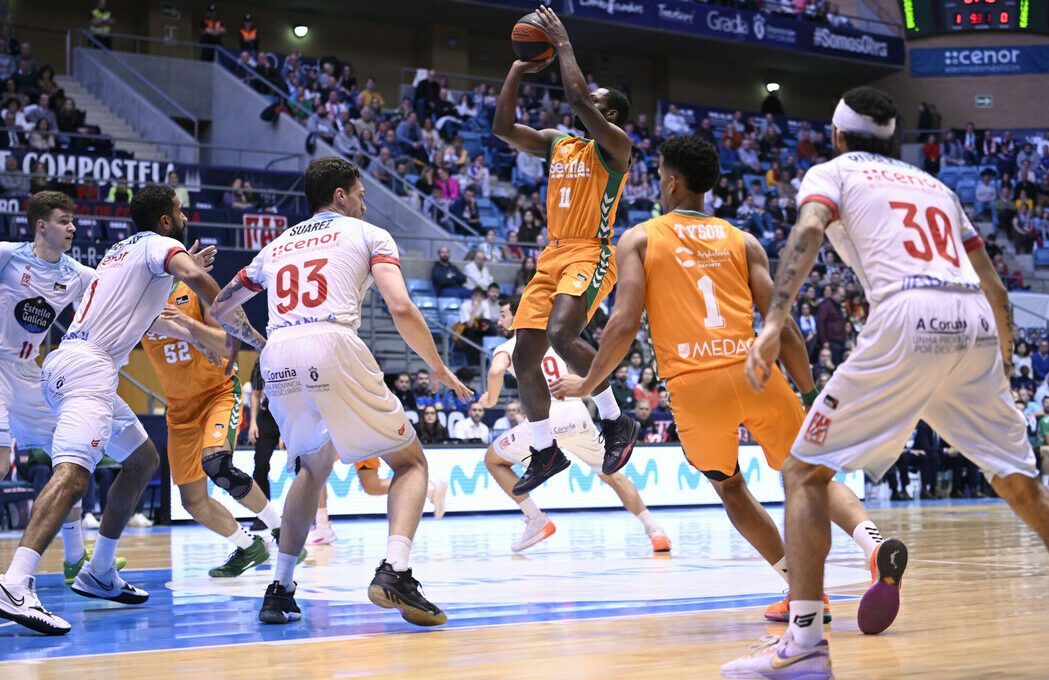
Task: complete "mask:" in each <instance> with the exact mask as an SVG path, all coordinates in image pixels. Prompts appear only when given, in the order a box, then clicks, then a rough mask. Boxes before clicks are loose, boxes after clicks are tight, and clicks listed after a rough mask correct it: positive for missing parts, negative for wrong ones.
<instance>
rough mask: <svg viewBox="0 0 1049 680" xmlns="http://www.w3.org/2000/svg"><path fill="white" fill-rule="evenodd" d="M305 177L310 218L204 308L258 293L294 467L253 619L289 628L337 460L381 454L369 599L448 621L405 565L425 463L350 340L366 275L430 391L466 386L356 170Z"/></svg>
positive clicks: (423, 618) (412, 616) (372, 366)
mask: <svg viewBox="0 0 1049 680" xmlns="http://www.w3.org/2000/svg"><path fill="white" fill-rule="evenodd" d="M304 180H305V191H306V200H307V201H308V202H309V205H310V209H311V210H312V211H313V212H314V215H313V217H312V218H310V219H309V220H306V221H305V222H302V223H300V224H298V225H296V226H294V227H292V228H291V229H288V230H287V231H285V232H284V233H283V234H281V235H280V236H279V237H278V238H277V239H276V240H275V241H273V242H272V243H270V244H269V245H267V246H266V247H265V248H263V249H262V251H260V252H259V254H258V256H256V257H255V259H254V260H253V261H252V263H251V264H250V265H249V266H248V267H246V268H245V269H243V270H241V272H240V273H239V274H238V275H237V277H236V278H235V279H234V280H233V281H231V282H230V283H229V284H228V285H227V286H226V287H225V288H224V289H223V291H222V293H221V294H220V295H219V297H218V299H217V300H216V302H215V304H214V305H213V306H212V308H211V313H212V316H214V317H215V318H216V319H219V320H222V319H223V318H225V317H228V316H229V315H230V314H231V313H233V312H234V311H236V310H239V309H240V305H242V304H243V303H244V302H246V301H247V300H249V299H250V298H251V297H252V296H254V295H255V294H257V293H260V292H262V291H263V290H266V291H267V301H268V306H269V325H268V328H267V331H268V333H269V338H270V341H269V344H267V345H266V349H265V350H264V351H263V353H262V356H261V357H260V358H259V361H261V362H262V364H261V366H262V374H263V378H264V379H265V381H266V394H267V396H268V397H269V400H270V401H269V408H270V412H271V413H272V414H273V417H274V418H275V419H276V421H277V425H278V426H279V427H280V432H281V435H282V436H283V438H284V444H285V446H287V449H288V459H289V461H294V460H295V459H296V458H299V459H300V460H301V463H302V468H301V470H300V471H299V474H298V475H297V476H296V477H295V481H294V482H293V483H292V486H291V490H290V491H289V492H288V498H287V500H286V501H285V503H284V516H283V518H282V532H281V536H280V553H279V554H278V556H277V569H276V574H275V576H276V580H275V581H274V582H273V583H272V584H271V585H270V586H269V588H267V590H266V596H265V599H264V600H263V603H262V609H261V611H260V612H259V620H260V621H263V622H264V623H288V622H289V621H295V620H298V619H299V618H301V616H302V614H301V612H300V610H299V607H298V605H297V604H296V603H295V597H294V595H295V581H294V578H293V576H294V570H295V561H296V557H297V556H298V554H299V551H300V550H301V549H302V546H303V544H304V543H305V542H306V535H307V533H308V532H309V529H310V523H311V522H312V521H313V516H314V512H315V511H316V509H317V499H318V497H319V496H320V490H321V488H322V487H323V486H324V484H325V483H326V481H327V479H328V475H329V474H330V473H331V469H332V465H333V464H334V462H335V458H336V456H338V457H339V458H340V459H341V460H342V461H343V462H344V463H355V462H357V461H360V460H363V459H365V458H370V457H373V456H378V457H380V458H382V459H383V460H385V461H386V464H387V465H389V466H390V467H391V468H392V469H393V480H392V481H391V484H390V491H389V496H388V499H389V500H388V506H387V507H388V515H389V522H390V535H389V538H388V541H387V551H386V559H385V560H383V561H382V562H380V564H379V568H378V569H376V570H375V578H374V580H372V583H371V586H370V587H369V588H368V597H369V599H371V601H372V602H373V603H375V604H376V605H378V606H380V607H385V608H397V609H399V610H400V611H401V616H402V617H404V619H405V620H406V621H408V622H410V623H414V624H416V625H420V626H435V625H440V624H442V623H444V622H445V621H446V620H447V616H445V614H444V612H442V611H441V610H440V609H439V608H438V607H437V606H435V605H434V604H432V603H431V602H429V601H428V600H427V599H426V598H425V597H423V595H422V593H421V592H420V591H419V582H418V581H417V580H415V579H414V578H413V577H412V571H411V569H410V568H409V558H410V554H411V544H412V538H413V537H414V535H415V530H416V528H417V527H418V525H419V517H420V516H421V514H422V508H423V503H424V502H425V500H426V488H427V467H426V458H425V457H424V456H423V450H422V446H420V444H419V440H418V438H417V437H416V436H415V429H414V428H413V427H412V425H411V423H410V422H409V421H408V419H407V417H406V416H405V413H404V409H403V408H402V407H401V402H400V401H399V400H398V399H397V397H396V396H394V394H393V393H392V392H391V391H390V389H389V388H388V387H387V386H386V385H385V383H383V380H382V371H381V370H380V368H379V365H378V364H377V363H376V361H375V359H374V357H372V355H371V353H370V352H369V351H368V347H367V346H366V345H365V344H364V342H363V341H362V340H361V339H360V338H359V337H358V336H357V328H358V326H360V309H361V301H362V299H363V297H364V295H365V293H366V292H367V290H368V287H369V286H370V285H371V282H372V280H373V279H374V281H375V285H376V287H377V288H378V289H379V292H380V293H381V294H382V297H383V300H385V302H386V306H387V307H388V308H389V311H390V315H391V316H392V317H393V321H394V324H395V325H396V326H397V330H398V331H399V332H400V334H401V336H402V337H403V338H404V340H405V342H407V343H408V345H409V346H410V347H411V348H412V349H413V350H415V352H416V353H418V354H419V356H421V357H422V358H423V360H425V361H426V363H427V364H428V365H429V367H430V372H431V375H432V376H433V379H434V388H435V389H436V386H437V383H438V382H441V383H444V384H445V385H448V386H449V387H450V388H452V390H453V391H454V392H455V393H456V394H457V395H459V397H460V398H468V397H469V396H470V394H471V393H470V390H468V389H467V388H466V387H465V386H464V385H463V384H462V383H461V382H460V381H459V380H458V379H457V378H456V377H455V375H454V374H453V373H452V372H451V370H449V369H448V367H447V366H445V365H444V362H442V361H441V358H440V356H439V355H438V353H437V347H436V346H435V345H434V342H433V336H432V335H430V330H429V328H427V326H426V320H425V319H424V318H423V316H422V314H421V313H420V312H419V310H418V309H417V308H416V307H415V305H414V304H413V303H412V300H411V297H410V296H409V295H408V291H407V288H406V287H405V284H404V278H403V277H402V276H401V270H400V260H399V257H398V253H397V246H396V245H395V244H394V242H393V238H392V237H391V236H390V234H389V233H388V232H387V231H386V230H384V229H380V228H378V227H375V226H373V225H371V224H368V223H367V222H364V221H363V220H362V219H361V218H363V217H364V212H365V207H364V185H363V184H361V180H360V170H359V169H358V168H357V166H355V165H354V164H353V163H350V162H349V161H346V160H344V159H342V158H336V157H333V156H329V157H326V158H320V159H317V160H314V161H313V162H311V163H310V165H309V167H308V168H307V169H306V173H305V178H304Z"/></svg>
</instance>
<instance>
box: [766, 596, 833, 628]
mask: <svg viewBox="0 0 1049 680" xmlns="http://www.w3.org/2000/svg"><path fill="white" fill-rule="evenodd" d="M765 618H766V619H767V620H769V621H775V622H776V623H789V622H790V595H789V594H788V595H787V596H786V597H785V598H783V599H782V600H780V601H779V602H776V603H774V604H770V605H769V606H768V608H767V609H765ZM823 623H830V598H829V597H827V594H826V593H823Z"/></svg>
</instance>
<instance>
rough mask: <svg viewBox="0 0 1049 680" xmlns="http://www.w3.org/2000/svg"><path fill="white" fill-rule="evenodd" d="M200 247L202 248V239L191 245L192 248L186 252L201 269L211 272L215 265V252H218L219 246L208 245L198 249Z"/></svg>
mask: <svg viewBox="0 0 1049 680" xmlns="http://www.w3.org/2000/svg"><path fill="white" fill-rule="evenodd" d="M198 248H200V241H194V242H193V245H192V246H190V249H189V250H187V251H186V252H187V253H188V254H189V256H190V257H192V258H193V261H194V262H196V263H197V265H199V266H200V268H201V269H203V270H204V271H206V272H210V271H211V270H212V268H213V267H214V266H215V254H216V253H218V248H216V247H215V246H208V247H206V248H202V249H200V250H197V249H198Z"/></svg>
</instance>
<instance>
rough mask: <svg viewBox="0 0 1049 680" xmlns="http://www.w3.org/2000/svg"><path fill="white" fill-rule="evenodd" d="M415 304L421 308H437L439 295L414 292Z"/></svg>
mask: <svg viewBox="0 0 1049 680" xmlns="http://www.w3.org/2000/svg"><path fill="white" fill-rule="evenodd" d="M412 300H414V301H415V306H416V307H418V308H419V309H421V310H424V311H425V310H427V309H433V310H436V309H437V297H436V296H434V295H422V294H412Z"/></svg>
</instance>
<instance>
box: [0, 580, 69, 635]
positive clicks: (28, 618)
mask: <svg viewBox="0 0 1049 680" xmlns="http://www.w3.org/2000/svg"><path fill="white" fill-rule="evenodd" d="M0 616H2V617H3V618H5V619H10V620H11V621H14V622H15V623H18V624H21V625H23V626H25V627H26V628H29V629H30V630H35V631H36V632H38V633H43V634H44V635H65V634H66V633H68V632H69V629H70V625H69V622H68V621H66V620H65V619H63V618H61V617H59V616H55V615H54V614H52V613H51V612H49V611H47V610H46V609H44V606H43V605H42V604H40V598H38V597H37V596H36V578H34V577H32V576H27V577H25V579H24V580H23V581H22V582H21V583H14V582H13V581H8V580H7V576H6V575H4V574H0Z"/></svg>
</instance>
